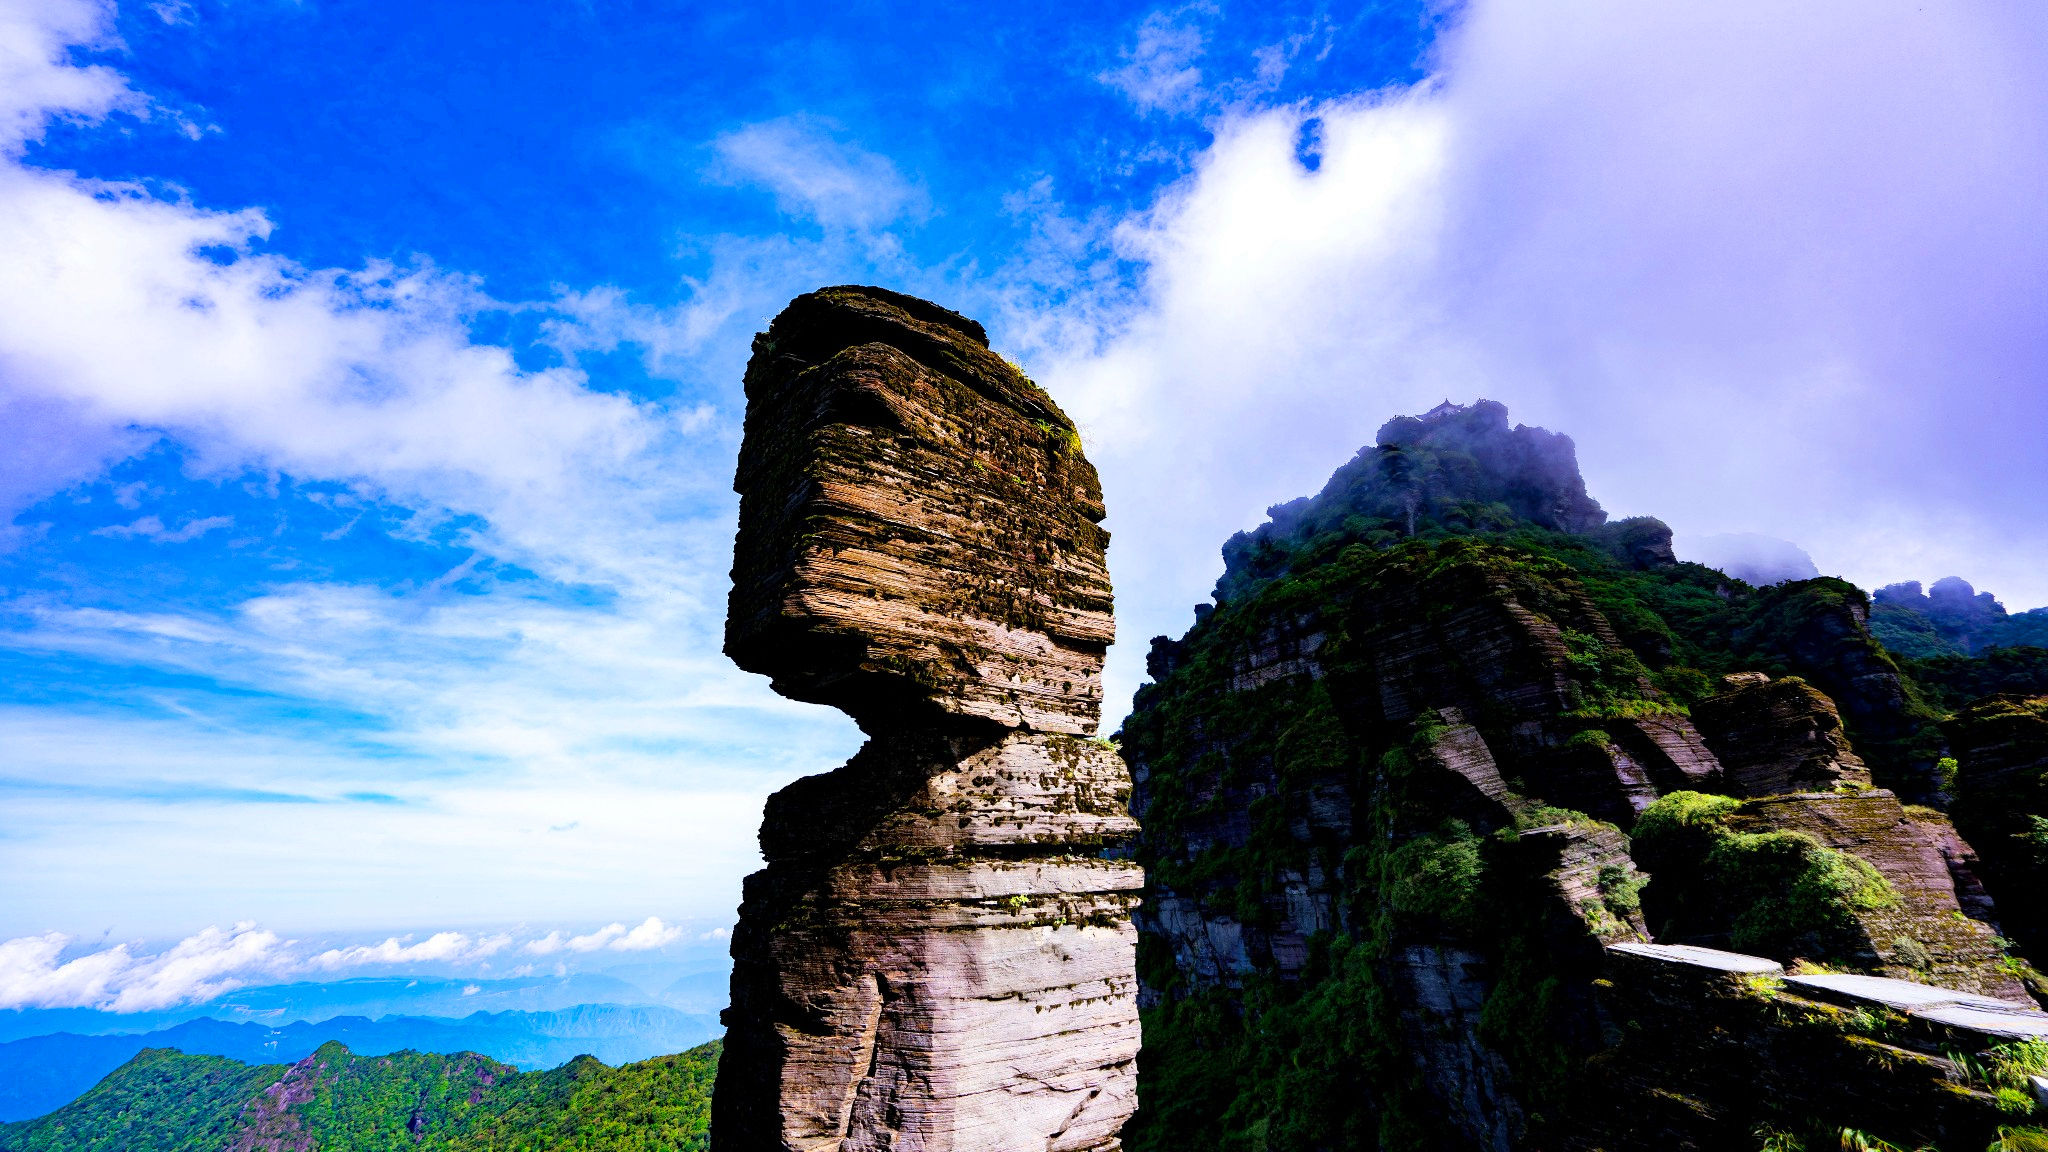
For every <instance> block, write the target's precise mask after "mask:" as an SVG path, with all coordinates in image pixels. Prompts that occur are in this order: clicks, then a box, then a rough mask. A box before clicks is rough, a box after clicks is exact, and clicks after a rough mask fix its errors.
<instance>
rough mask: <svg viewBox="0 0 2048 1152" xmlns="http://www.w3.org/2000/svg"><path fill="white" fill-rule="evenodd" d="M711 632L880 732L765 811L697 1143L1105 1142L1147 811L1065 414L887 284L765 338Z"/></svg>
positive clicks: (1115, 1114)
mask: <svg viewBox="0 0 2048 1152" xmlns="http://www.w3.org/2000/svg"><path fill="white" fill-rule="evenodd" d="M735 487H736V488H737V489H738V491H739V493H740V530H739V539H738V543H737V545H736V549H735V559H734V566H733V579H734V588H733V593H732V601H731V612H730V616H729V619H728V623H727V631H726V651H727V653H728V654H729V655H730V656H731V657H732V658H733V660H734V661H735V662H736V663H738V664H739V665H740V666H741V667H742V668H746V669H748V670H750V671H755V672H762V673H765V674H767V675H769V676H770V677H772V678H773V681H774V686H775V688H776V690H777V691H778V692H781V693H782V694H784V695H786V696H790V697H793V698H795V699H799V700H807V701H813V702H817V703H825V704H831V705H833V706H835V707H839V708H841V709H843V710H845V711H846V712H847V713H849V714H850V715H852V716H853V717H854V718H855V720H857V721H858V722H859V723H860V725H861V726H862V728H863V729H864V730H865V731H866V732H867V733H868V734H869V736H870V737H871V739H870V741H869V743H868V744H867V745H866V746H865V747H864V748H862V750H861V751H860V753H859V754H858V755H856V756H855V757H854V758H853V760H852V761H851V762H849V763H848V764H846V765H845V766H844V767H842V768H840V769H838V770H836V771H834V772H830V773H826V774H824V775H820V776H813V777H809V778H806V779H804V780H799V781H797V782H796V783H795V784H792V785H790V786H789V787H788V788H785V789H784V790H782V791H781V792H779V793H777V794H776V795H775V796H773V797H771V798H770V799H769V802H768V812H767V817H766V820H765V821H764V823H763V825H762V829H761V846H762V854H763V855H764V856H765V857H766V858H767V861H768V866H767V867H766V868H765V869H764V870H763V871H761V872H758V873H756V874H755V875H753V876H751V877H749V878H748V879H747V883H746V892H745V899H744V903H743V904H742V906H741V909H740V924H739V927H738V929H737V930H736V931H735V933H734V937H733V960H734V967H733V1002H732V1007H731V1008H729V1009H728V1010H727V1014H726V1025H727V1035H726V1046H725V1052H724V1055H723V1057H722V1060H721V1063H720V1065H719V1079H718V1090H717V1093H716V1096H715V1104H714V1112H713V1118H712V1135H711V1139H712V1146H713V1147H714V1148H717V1149H721V1150H731V1152H741V1150H744V1152H757V1150H760V1149H791V1150H794V1149H804V1150H814V1149H833V1150H841V1152H855V1150H862V1152H865V1150H870V1149H874V1150H880V1149H896V1150H903V1152H908V1150H913V1149H914V1150H919V1152H965V1150H981V1149H986V1150H990V1152H994V1150H997V1149H1013V1148H1025V1147H1028V1148H1033V1149H1038V1148H1044V1149H1047V1152H1081V1150H1096V1149H1115V1148H1118V1147H1119V1146H1120V1145H1119V1142H1118V1138H1117V1134H1118V1132H1119V1131H1120V1129H1121V1128H1122V1125H1123V1122H1124V1120H1125V1119H1126V1118H1127V1117H1128V1116H1129V1115H1130V1113H1131V1111H1132V1109H1133V1108H1134V1107H1135V1103H1136V1096H1135V1069H1136V1063H1135V1061H1136V1055H1137V1048H1138V1019H1137V1009H1136V1003H1137V1002H1136V992H1137V988H1136V985H1137V980H1136V975H1135V968H1134V964H1135V934H1134V932H1133V930H1132V928H1131V924H1130V910H1131V906H1132V905H1133V904H1134V903H1135V900H1136V891H1137V889H1138V887H1139V886H1140V885H1141V884H1142V882H1143V874H1142V872H1141V870H1140V869H1139V868H1138V867H1137V866H1136V865H1134V864H1131V863H1129V862H1126V861H1120V860H1111V859H1105V858H1103V855H1102V853H1103V852H1104V850H1105V849H1107V848H1111V847H1114V846H1116V845H1118V844H1121V843H1122V842H1124V841H1127V840H1128V839H1129V838H1130V837H1131V836H1133V835H1134V834H1135V832H1136V825H1135V824H1134V822H1133V821H1132V819H1131V817H1130V814H1129V812H1128V802H1129V794H1130V782H1129V775H1128V772H1127V770H1126V769H1125V767H1124V764H1123V761H1122V760H1121V759H1120V758H1119V757H1118V756H1117V754H1116V751H1115V750H1114V749H1113V748H1112V747H1110V746H1109V745H1108V744H1107V743H1104V742H1101V741H1097V740H1094V739H1091V738H1089V734H1090V733H1092V732H1093V731H1094V729H1095V727H1096V725H1097V723H1098V721H1099V717H1100V710H1101V697H1102V688H1101V667H1102V656H1103V650H1104V648H1105V647H1106V646H1107V644H1108V643H1109V641H1110V639H1111V638H1112V636H1113V631H1112V623H1111V617H1110V591H1109V578H1108V571H1107V568H1106V567H1105V564H1104V550H1105V548H1106V546H1107V543H1108V535H1107V533H1105V532H1103V531H1102V529H1101V528H1100V527H1098V522H1099V521H1100V520H1101V518H1102V515H1103V510H1102V499H1101V490H1100V487H1099V485H1098V484H1097V481H1096V477H1095V471H1094V469H1093V468H1092V467H1091V466H1090V465H1089V464H1088V462H1087V461H1086V460H1085V459H1084V458H1083V457H1082V456H1081V452H1080V442H1079V438H1078V436H1076V434H1075V432H1074V428H1073V425H1072V423H1071V422H1069V421H1068V420H1067V418H1066V417H1065V416H1064V415H1063V414H1061V413H1060V411H1059V409H1058V408H1056V407H1055V406H1054V405H1053V404H1052V401H1051V400H1050V399H1048V398H1047V397H1046V396H1045V394H1044V393H1043V392H1041V391H1039V390H1038V388H1037V386H1036V385H1034V384H1032V383H1031V382H1030V381H1029V380H1027V379H1025V378H1024V376H1023V375H1022V374H1021V373H1019V372H1018V371H1017V370H1016V369H1015V368H1012V367H1011V366H1010V365H1009V364H1008V363H1007V362H1006V361H1004V360H1003V359H1002V358H1001V357H1000V356H997V355H996V354H995V353H993V352H991V351H990V350H989V348H988V344H987V339H986V337H985V335H984V334H983V333H982V330H981V327H980V325H978V324H975V323H974V322H973V321H971V320H968V319H966V318H965V317H961V316H958V315H956V314H954V313H951V312H948V311H946V310H944V309H942V308H939V307H937V306H936V305H932V304H929V303H926V302H924V301H921V300H916V299H913V298H911V297H907V296H901V295H898V294H896V293H892V292H886V291H883V290H881V289H875V288H828V289H824V290H821V291H819V292H815V293H811V294H809V295H807V296H803V297H799V298H798V299H797V300H796V301H794V302H793V303H791V305H790V306H789V308H788V309H786V310H785V311H784V312H783V313H782V315H780V316H778V317H777V318H776V320H775V321H774V323H773V324H772V325H771V326H770V327H769V329H768V331H767V332H765V333H763V334H762V335H761V336H759V337H757V338H756V340H755V351H754V358H753V360H752V362H751V363H750V364H749V366H748V369H747V424H746V439H745V443H744V445H743V446H742V448H741V454H740V465H739V471H738V477H737V480H736V481H735Z"/></svg>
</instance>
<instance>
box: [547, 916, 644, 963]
mask: <svg viewBox="0 0 2048 1152" xmlns="http://www.w3.org/2000/svg"><path fill="white" fill-rule="evenodd" d="M682 936H683V930H682V928H681V927H679V926H677V925H672V924H665V923H663V922H662V920H661V918H660V917H659V916H649V917H648V918H647V919H645V920H643V921H641V922H640V923H639V924H637V925H635V926H634V927H632V928H627V927H626V926H625V924H623V923H612V924H607V925H605V926H604V927H602V928H599V929H597V930H596V931H593V932H588V933H585V934H584V935H581V936H572V935H569V934H568V933H566V932H562V931H559V930H557V931H553V932H549V933H548V934H547V935H546V936H543V937H540V938H539V939H537V940H530V941H528V942H527V943H526V944H525V945H524V946H523V950H524V951H526V952H529V953H531V954H533V955H535V956H552V955H554V954H555V953H557V952H563V951H568V952H596V951H598V950H600V949H607V948H608V949H610V950H612V951H614V952H646V951H651V950H652V949H655V948H661V947H665V946H667V945H669V944H672V943H674V942H675V941H677V940H680V939H682Z"/></svg>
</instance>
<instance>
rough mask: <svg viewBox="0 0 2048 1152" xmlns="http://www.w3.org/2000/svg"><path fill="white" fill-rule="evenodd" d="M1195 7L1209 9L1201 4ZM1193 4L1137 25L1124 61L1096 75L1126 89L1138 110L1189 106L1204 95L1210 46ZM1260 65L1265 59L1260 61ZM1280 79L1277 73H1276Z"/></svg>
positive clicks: (1176, 109)
mask: <svg viewBox="0 0 2048 1152" xmlns="http://www.w3.org/2000/svg"><path fill="white" fill-rule="evenodd" d="M1194 10H1195V11H1204V12H1206V11H1210V10H1209V9H1207V8H1206V7H1198V8H1197V9H1194ZM1189 12H1190V10H1189V9H1180V10H1176V11H1165V10H1161V11H1157V12H1153V13H1151V14H1149V15H1147V16H1146V17H1145V20H1144V22H1143V23H1141V24H1139V25H1138V36H1137V39H1136V40H1135V41H1133V42H1132V44H1131V46H1130V47H1129V48H1126V49H1125V50H1124V51H1123V53H1122V56H1123V65H1122V66H1121V67H1118V68H1111V69H1107V70H1105V71H1103V72H1102V73H1100V74H1099V75H1097V76H1096V77H1095V78H1096V79H1097V80H1098V81H1100V82H1102V83H1104V84H1107V85H1109V86H1110V87H1112V88H1115V89H1116V90H1117V91H1119V92H1122V93H1123V94H1124V96H1125V97H1126V98H1128V99H1129V100H1130V102H1131V103H1132V104H1134V105H1136V106H1137V109H1138V111H1140V112H1146V113H1151V112H1189V111H1192V110H1194V109H1195V108H1196V107H1197V106H1198V105H1199V104H1200V102H1201V99H1202V70H1201V69H1200V68H1199V67H1197V66H1196V63H1195V62H1196V61H1198V60H1200V59H1201V58H1202V56H1203V54H1204V53H1205V52H1206V51H1207V50H1208V36H1207V34H1206V33H1205V32H1204V31H1203V30H1202V27H1201V25H1199V24H1197V23H1195V22H1194V21H1192V20H1190V19H1188V18H1187V16H1188V14H1189ZM1261 64H1262V67H1263V65H1264V61H1263V60H1262V61H1261ZM1276 79H1277V77H1276Z"/></svg>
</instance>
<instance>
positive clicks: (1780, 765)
mask: <svg viewBox="0 0 2048 1152" xmlns="http://www.w3.org/2000/svg"><path fill="white" fill-rule="evenodd" d="M1722 683H1723V687H1722V691H1720V692H1719V693H1717V694H1715V695H1713V696H1709V697H1708V698H1706V699H1705V700H1702V701H1700V702H1699V703H1698V704H1695V705H1694V706H1693V709H1692V719H1693V723H1694V724H1696V725H1697V726H1698V727H1699V731H1700V734H1701V735H1702V736H1704V737H1705V738H1706V741H1707V746H1708V747H1710V748H1712V749H1713V750H1714V754H1715V756H1716V757H1717V758H1718V759H1719V760H1720V762H1721V767H1722V768H1723V769H1724V770H1726V772H1727V784H1728V791H1729V792H1731V793H1732V794H1734V795H1737V796H1776V795H1779V794H1781V793H1785V792H1825V791H1832V790H1833V789H1834V788H1835V787H1836V786H1837V785H1841V784H1848V785H1862V786H1867V785H1869V783H1870V771H1869V769H1867V768H1865V767H1864V766H1863V761H1862V760H1861V759H1859V758H1857V756H1856V753H1855V752H1854V751H1852V750H1851V749H1850V747H1849V738H1848V735H1847V734H1846V733H1844V732H1843V731H1842V716H1841V714H1840V713H1839V712H1837V711H1835V702H1834V701H1832V700H1830V699H1828V698H1827V696H1826V695H1824V694H1823V693H1821V692H1819V691H1818V690H1816V689H1814V688H1813V687H1812V686H1811V685H1809V684H1807V683H1806V681H1804V680H1801V679H1799V678H1798V677H1795V676H1787V677H1785V678H1783V679H1779V680H1772V679H1771V678H1770V677H1769V676H1767V675H1765V674H1764V673H1762V672H1736V673H1731V674H1730V675H1728V676H1725V677H1723V678H1722Z"/></svg>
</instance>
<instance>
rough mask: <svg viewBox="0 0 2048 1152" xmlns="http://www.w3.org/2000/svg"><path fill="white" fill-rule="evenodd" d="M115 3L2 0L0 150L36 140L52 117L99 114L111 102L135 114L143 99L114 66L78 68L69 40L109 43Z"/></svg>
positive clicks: (142, 109) (112, 106) (111, 108)
mask: <svg viewBox="0 0 2048 1152" xmlns="http://www.w3.org/2000/svg"><path fill="white" fill-rule="evenodd" d="M112 12H113V5H112V4H111V3H105V2H101V0H92V2H74V3H44V4H38V3H32V2H28V0H9V2H8V3H4V4H0V155H13V154H16V153H18V152H19V151H20V149H21V147H22V145H23V144H25V143H27V142H29V141H31V140H35V139H38V138H40V137H41V136H42V134H43V129H44V127H45V126H46V125H47V124H48V122H49V120H50V118H51V117H53V116H70V117H75V118H79V119H98V118H99V117H102V116H105V115H106V114H108V113H109V112H112V111H114V110H115V109H122V110H125V111H128V112H130V113H134V114H138V115H140V114H144V113H146V112H147V111H148V107H149V105H148V102H147V101H146V100H144V99H143V98H142V97H141V96H140V95H139V94H137V93H136V92H135V91H134V90H133V89H131V88H130V87H129V86H128V81H127V80H126V79H124V78H123V77H122V76H121V74H120V73H118V72H116V71H114V70H113V69H111V68H108V67H106V66H104V65H93V66H91V67H84V68H81V67H77V66H75V65H72V64H71V63H70V62H69V61H68V60H67V59H66V56H67V55H68V53H69V50H70V48H71V46H72V45H74V44H76V45H84V46H107V45H110V44H112V43H113V42H114V40H113V36H112V33H111V30H110V27H109V26H110V24H111V16H112Z"/></svg>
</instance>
